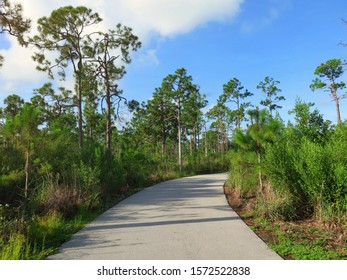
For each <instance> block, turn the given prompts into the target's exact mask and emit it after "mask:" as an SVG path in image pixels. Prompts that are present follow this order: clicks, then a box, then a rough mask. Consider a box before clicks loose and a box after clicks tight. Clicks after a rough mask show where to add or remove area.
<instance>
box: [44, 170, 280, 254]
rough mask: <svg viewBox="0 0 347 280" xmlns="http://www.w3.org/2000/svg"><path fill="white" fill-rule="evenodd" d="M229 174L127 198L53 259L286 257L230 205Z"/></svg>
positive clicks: (172, 184)
mask: <svg viewBox="0 0 347 280" xmlns="http://www.w3.org/2000/svg"><path fill="white" fill-rule="evenodd" d="M226 179H227V174H226V173H224V174H213V175H202V176H194V177H189V178H183V179H178V180H172V181H168V182H164V183H160V184H157V185H155V186H153V187H150V188H147V189H145V190H143V191H141V192H139V193H136V194H135V195H133V196H131V197H129V198H127V199H125V200H124V201H122V202H121V203H119V204H117V205H116V206H115V207H113V208H111V209H110V210H108V211H107V212H105V213H104V214H103V215H101V216H100V217H98V218H97V219H96V220H95V221H94V222H92V223H91V224H89V225H88V226H86V227H85V228H83V229H82V230H81V231H80V232H78V233H77V234H76V235H74V236H73V237H72V238H71V239H70V241H68V242H67V243H65V244H63V246H62V247H61V248H60V252H59V253H58V254H56V255H52V256H50V257H49V259H78V260H82V259H92V260H97V259H101V260H122V259H123V260H124V259H125V260H152V259H154V260H155V259H158V260H168V259H172V260H189V259H193V260H198V259H205V260H221V259H240V260H241V259H247V260H255V259H262V260H265V259H281V258H280V257H279V256H278V255H277V254H276V253H274V252H273V251H271V250H270V249H269V248H268V247H267V245H266V244H265V243H264V242H263V241H262V240H261V239H260V238H259V237H258V236H257V235H256V234H254V233H253V232H252V231H251V230H250V229H249V228H248V227H247V225H246V224H245V223H244V222H243V221H242V220H241V219H240V218H239V216H238V215H237V214H236V213H235V212H234V211H233V210H232V209H231V208H230V207H229V205H228V203H227V201H226V198H225V196H224V194H223V184H224V182H225V180H226Z"/></svg>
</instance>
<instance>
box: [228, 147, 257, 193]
mask: <svg viewBox="0 0 347 280" xmlns="http://www.w3.org/2000/svg"><path fill="white" fill-rule="evenodd" d="M257 167H258V164H257V155H256V153H254V152H245V151H234V152H231V164H230V173H229V178H228V182H229V185H230V186H232V187H234V188H236V189H238V190H239V192H240V194H241V196H243V195H249V194H255V193H256V192H257V190H258V184H259V181H258V172H257Z"/></svg>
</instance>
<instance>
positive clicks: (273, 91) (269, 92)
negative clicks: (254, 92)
mask: <svg viewBox="0 0 347 280" xmlns="http://www.w3.org/2000/svg"><path fill="white" fill-rule="evenodd" d="M279 83H280V82H279V81H276V80H274V79H273V78H271V77H268V76H267V77H265V78H264V81H261V82H260V83H259V85H258V86H257V89H261V90H262V92H263V93H265V95H266V99H264V100H261V101H260V104H261V105H263V106H265V107H267V108H268V109H269V112H270V115H271V116H272V112H273V111H274V110H277V109H281V108H282V106H280V105H277V103H278V102H280V101H284V100H286V99H285V98H284V96H278V93H280V92H281V91H282V90H281V89H279V88H278V87H277V85H279Z"/></svg>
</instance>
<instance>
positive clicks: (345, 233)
mask: <svg viewBox="0 0 347 280" xmlns="http://www.w3.org/2000/svg"><path fill="white" fill-rule="evenodd" d="M233 194H235V193H234V192H232V191H230V190H227V191H226V195H227V198H228V201H229V204H230V205H231V207H232V208H233V209H234V210H235V211H236V212H237V213H238V214H239V216H240V217H241V218H242V219H243V220H244V221H245V222H246V224H247V225H248V226H249V227H250V228H251V229H252V230H253V231H254V232H255V233H256V234H258V236H259V237H260V238H261V239H263V240H264V242H266V243H267V244H268V246H269V247H270V248H271V249H273V250H274V251H275V252H276V253H278V254H279V255H280V256H282V257H283V258H284V259H290V260H347V225H346V224H343V223H342V224H337V223H333V222H321V221H317V220H301V221H296V222H293V221H283V220H280V219H270V218H267V217H266V216H265V217H264V215H262V213H260V212H259V210H255V207H256V205H257V202H256V200H254V199H252V200H250V199H247V198H245V199H240V198H239V197H237V196H235V195H233ZM236 194H237V193H236Z"/></svg>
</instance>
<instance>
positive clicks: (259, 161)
mask: <svg viewBox="0 0 347 280" xmlns="http://www.w3.org/2000/svg"><path fill="white" fill-rule="evenodd" d="M257 154H258V164H259V171H258V178H259V191H260V193H263V192H264V184H263V176H262V173H261V144H260V143H257Z"/></svg>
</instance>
